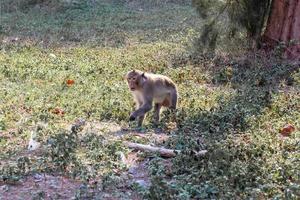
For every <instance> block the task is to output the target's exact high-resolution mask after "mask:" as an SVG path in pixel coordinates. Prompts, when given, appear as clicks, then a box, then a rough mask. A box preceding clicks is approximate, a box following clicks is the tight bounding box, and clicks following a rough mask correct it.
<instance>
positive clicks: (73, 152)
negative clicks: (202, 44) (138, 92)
mask: <svg viewBox="0 0 300 200" xmlns="http://www.w3.org/2000/svg"><path fill="white" fill-rule="evenodd" d="M17 2H18V3H16V4H14V5H11V3H10V1H6V0H5V1H3V3H1V4H2V5H1V16H0V17H1V19H0V21H1V24H0V38H1V40H0V42H1V46H0V48H1V51H0V151H1V154H0V159H1V161H0V199H18V198H20V199H22V198H27V199H30V198H32V199H51V198H52V199H191V198H194V199H235V198H238V199H249V198H254V199H268V198H274V199H297V197H299V195H300V140H299V136H300V132H299V129H300V120H299V119H300V72H299V64H297V63H291V62H286V61H283V60H281V59H280V58H279V57H278V56H277V55H278V54H277V53H276V52H275V53H274V55H268V57H267V56H266V55H263V54H261V53H251V54H245V53H243V52H241V53H240V54H239V55H237V54H235V55H228V54H225V53H223V52H222V51H221V50H219V51H218V52H217V54H200V53H198V52H197V51H196V49H198V47H195V46H194V45H195V42H194V41H196V40H197V36H199V30H200V28H201V20H199V18H198V16H197V12H196V11H195V10H194V9H193V8H192V7H191V4H190V3H187V2H184V1H179V0H178V1H175V0H173V1H172V0H170V1H164V2H161V1H154V0H153V1H152V0H151V1H105V0H95V1H92V0H91V1H50V0H49V1H46V0H44V1H30V2H31V3H28V2H27V3H25V1H22V0H18V1H17ZM82 2H84V3H82ZM279 50H280V49H278V51H279ZM133 68H136V69H140V70H145V71H150V72H154V73H162V74H165V75H168V76H170V77H171V78H172V79H173V80H174V81H175V82H176V83H177V84H178V89H179V94H180V97H179V106H178V110H177V112H176V118H173V117H172V115H170V113H169V112H168V110H163V112H162V119H161V124H160V125H159V127H158V128H155V127H154V126H153V124H152V121H151V118H152V113H150V114H149V115H148V117H147V119H146V122H145V127H144V128H142V129H139V130H136V129H135V126H136V124H135V123H132V124H129V123H128V117H129V114H130V112H131V111H132V109H133V108H134V104H133V102H132V100H131V94H130V92H129V91H128V89H127V85H126V82H125V81H124V80H123V76H124V75H125V73H126V72H127V71H128V70H130V69H133ZM32 134H33V135H35V136H36V137H35V140H36V141H38V142H39V143H40V144H41V145H40V147H39V148H38V149H36V150H34V151H29V150H28V149H27V148H28V143H29V140H30V137H31V135H32ZM124 141H130V142H138V143H143V144H151V145H157V146H164V147H166V148H170V149H177V150H181V153H180V154H178V155H177V156H176V157H174V158H171V159H163V158H161V157H160V156H159V155H153V154H149V153H146V152H136V151H132V150H131V149H128V148H127V147H126V146H125V145H124V144H123V142H124ZM203 149H206V150H207V151H208V153H207V154H206V155H205V156H201V157H199V156H198V155H197V154H196V153H195V152H198V151H200V150H203Z"/></svg>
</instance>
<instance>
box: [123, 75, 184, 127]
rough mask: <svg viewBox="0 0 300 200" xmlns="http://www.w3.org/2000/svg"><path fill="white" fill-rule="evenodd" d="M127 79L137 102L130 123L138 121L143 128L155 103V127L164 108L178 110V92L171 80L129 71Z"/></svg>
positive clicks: (161, 76) (160, 76)
mask: <svg viewBox="0 0 300 200" xmlns="http://www.w3.org/2000/svg"><path fill="white" fill-rule="evenodd" d="M125 78H126V79H127V83H128V87H129V89H130V91H131V93H132V95H133V98H134V101H135V102H136V110H135V111H134V112H132V113H131V115H130V117H129V121H133V120H136V119H138V126H139V127H140V126H142V124H143V121H144V118H145V115H146V113H147V112H149V111H150V110H151V109H152V107H153V102H154V123H155V125H157V124H158V122H159V113H160V109H161V107H162V106H164V107H167V108H170V109H172V110H175V109H176V107H177V98H178V92H177V87H176V84H175V83H174V82H173V81H172V80H171V79H170V78H168V77H166V76H163V75H159V74H150V73H145V72H142V71H139V70H132V71H129V72H128V73H127V74H126V76H125Z"/></svg>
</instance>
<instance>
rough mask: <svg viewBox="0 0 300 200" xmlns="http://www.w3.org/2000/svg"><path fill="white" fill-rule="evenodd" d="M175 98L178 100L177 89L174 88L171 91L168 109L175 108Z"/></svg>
mask: <svg viewBox="0 0 300 200" xmlns="http://www.w3.org/2000/svg"><path fill="white" fill-rule="evenodd" d="M177 100H178V94H177V90H176V89H174V90H172V92H171V105H170V107H169V108H170V109H172V110H175V109H176V108H177Z"/></svg>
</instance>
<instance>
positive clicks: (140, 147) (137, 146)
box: [124, 142, 207, 158]
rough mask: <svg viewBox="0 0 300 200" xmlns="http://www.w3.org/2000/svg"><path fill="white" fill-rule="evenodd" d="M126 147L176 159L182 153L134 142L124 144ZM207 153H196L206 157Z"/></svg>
mask: <svg viewBox="0 0 300 200" xmlns="http://www.w3.org/2000/svg"><path fill="white" fill-rule="evenodd" d="M124 144H125V145H126V146H128V147H129V148H132V149H136V150H140V151H148V152H153V153H159V154H160V155H161V156H162V157H166V158H171V157H175V156H176V155H177V154H178V153H180V150H174V149H166V148H163V147H154V146H150V145H145V144H139V143H133V142H124ZM206 153H207V151H206V150H202V151H199V152H195V155H196V156H204V155H205V154H206Z"/></svg>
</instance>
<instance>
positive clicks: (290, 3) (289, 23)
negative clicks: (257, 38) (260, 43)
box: [263, 0, 300, 59]
mask: <svg viewBox="0 0 300 200" xmlns="http://www.w3.org/2000/svg"><path fill="white" fill-rule="evenodd" d="M263 38H264V42H265V43H266V44H267V45H270V46H271V47H274V46H275V45H277V44H278V43H280V42H283V43H284V44H286V46H287V47H286V48H285V52H284V55H285V57H287V58H291V59H300V0H273V2H272V7H271V13H270V17H269V19H268V22H267V27H266V30H265V33H264V36H263Z"/></svg>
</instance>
